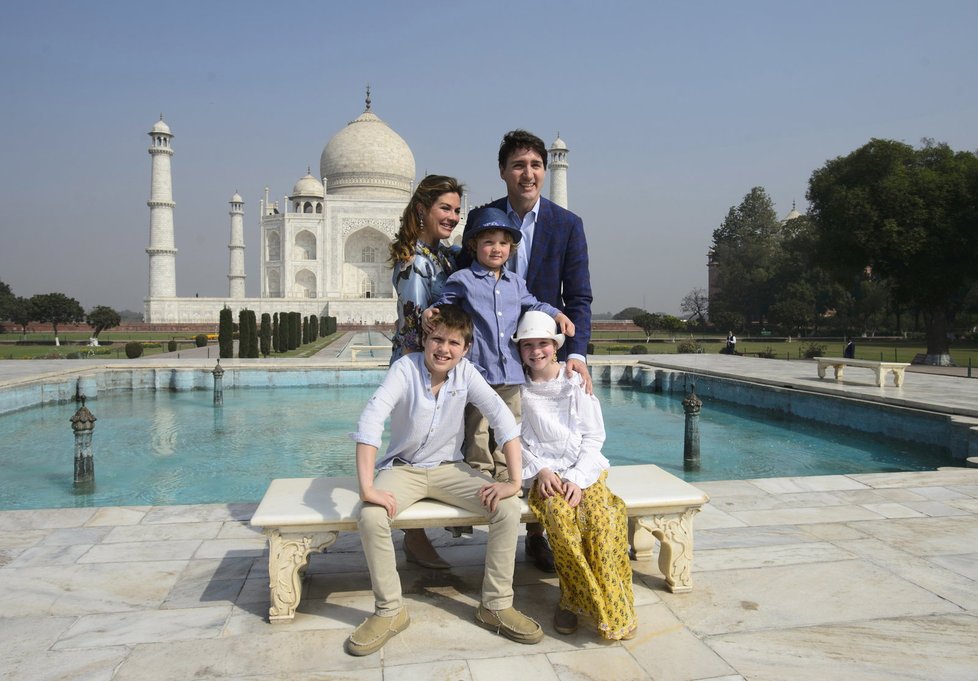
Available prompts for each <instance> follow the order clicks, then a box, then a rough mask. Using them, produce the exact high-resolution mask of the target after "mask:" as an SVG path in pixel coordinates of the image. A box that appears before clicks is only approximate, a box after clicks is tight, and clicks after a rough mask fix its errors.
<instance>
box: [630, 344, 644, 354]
mask: <svg viewBox="0 0 978 681" xmlns="http://www.w3.org/2000/svg"><path fill="white" fill-rule="evenodd" d="M628 354H630V355H647V354H649V349H648V348H647V347H645V346H644V345H633V346H632V349H631V350H629V351H628Z"/></svg>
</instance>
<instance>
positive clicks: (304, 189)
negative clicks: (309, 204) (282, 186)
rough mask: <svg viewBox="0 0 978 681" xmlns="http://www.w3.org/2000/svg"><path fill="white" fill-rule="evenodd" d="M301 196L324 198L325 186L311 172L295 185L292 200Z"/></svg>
mask: <svg viewBox="0 0 978 681" xmlns="http://www.w3.org/2000/svg"><path fill="white" fill-rule="evenodd" d="M299 196H301V197H304V198H305V197H314V198H317V199H321V198H323V185H322V183H321V182H320V181H319V180H317V179H316V178H315V177H313V176H312V173H311V172H307V173H306V174H305V176H304V177H301V178H299V181H298V182H296V183H295V187H293V188H292V195H291V197H290V198H296V197H299Z"/></svg>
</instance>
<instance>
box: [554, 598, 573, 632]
mask: <svg viewBox="0 0 978 681" xmlns="http://www.w3.org/2000/svg"><path fill="white" fill-rule="evenodd" d="M554 629H556V630H557V633H558V634H564V635H565V636H566V635H568V634H573V633H574V632H575V631H577V615H576V614H574V613H572V612H571V611H570V610H564V609H563V608H562V607H560V606H559V605H558V606H557V609H556V610H555V611H554Z"/></svg>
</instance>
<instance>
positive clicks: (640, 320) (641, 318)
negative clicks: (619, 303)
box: [632, 312, 662, 343]
mask: <svg viewBox="0 0 978 681" xmlns="http://www.w3.org/2000/svg"><path fill="white" fill-rule="evenodd" d="M632 323H633V324H634V325H635V326H637V327H638V328H640V329H642V331H643V332H644V333H645V342H646V343H648V342H649V341H650V340H651V339H652V334H653V333H654V332H655V330H656V329H658V328H661V324H662V315H661V314H657V313H655V312H641V313H639V314H637V315H635V316H634V317H633V318H632Z"/></svg>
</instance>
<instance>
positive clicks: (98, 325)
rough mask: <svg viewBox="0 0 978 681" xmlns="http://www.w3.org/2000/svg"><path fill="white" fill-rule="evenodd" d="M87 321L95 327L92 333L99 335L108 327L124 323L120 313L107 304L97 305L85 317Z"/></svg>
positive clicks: (95, 335)
mask: <svg viewBox="0 0 978 681" xmlns="http://www.w3.org/2000/svg"><path fill="white" fill-rule="evenodd" d="M85 323H86V324H88V325H89V326H90V327H92V328H93V329H94V331H93V332H92V335H93V336H94V337H95V338H98V335H99V334H100V333H102V332H103V331H105V330H106V329H114V328H115V327H117V326H119V324H121V323H122V317H120V316H119V313H118V312H116V311H115V310H113V309H112V308H111V307H108V306H106V305H96V306H95V307H93V308H92V309H91V311H90V312H89V313H88V315H87V316H86V317H85Z"/></svg>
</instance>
